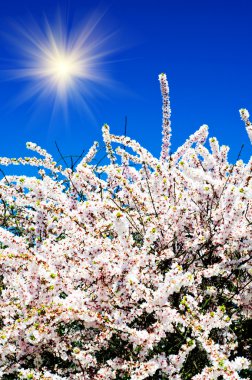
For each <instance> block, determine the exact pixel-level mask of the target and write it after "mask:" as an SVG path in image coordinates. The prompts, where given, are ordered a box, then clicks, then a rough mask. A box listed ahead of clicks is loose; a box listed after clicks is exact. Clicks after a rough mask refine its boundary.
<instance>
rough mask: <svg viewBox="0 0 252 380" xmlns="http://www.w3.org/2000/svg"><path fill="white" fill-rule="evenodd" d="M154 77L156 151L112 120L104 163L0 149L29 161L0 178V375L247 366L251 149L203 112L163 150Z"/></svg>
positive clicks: (166, 134)
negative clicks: (238, 155) (246, 154)
mask: <svg viewBox="0 0 252 380" xmlns="http://www.w3.org/2000/svg"><path fill="white" fill-rule="evenodd" d="M160 82H161V90H162V95H163V105H164V107H163V113H164V115H163V145H162V149H161V157H160V159H157V158H155V157H154V156H153V155H152V154H151V153H150V152H148V151H147V150H146V149H144V148H143V147H141V146H140V145H139V144H138V143H137V142H136V141H134V140H132V139H130V138H129V137H125V136H115V135H112V134H111V133H110V129H109V126H108V125H105V126H104V127H103V138H104V143H105V145H106V151H107V155H108V159H109V161H108V163H107V164H106V165H102V164H101V165H94V164H93V163H92V162H93V161H92V160H93V158H94V156H95V154H96V152H97V143H95V144H94V145H93V147H92V148H91V149H90V151H89V152H88V154H87V155H86V157H84V158H83V159H82V160H81V162H80V163H79V164H78V165H77V167H76V168H75V169H74V168H72V169H69V168H65V169H63V168H62V167H60V166H58V165H57V163H56V162H54V161H53V158H52V157H51V155H49V154H48V153H47V152H46V151H45V150H43V149H41V148H40V147H38V146H37V145H36V144H32V143H28V144H27V147H28V148H29V149H31V150H33V151H35V152H36V153H38V154H40V155H41V156H42V157H43V158H40V159H39V158H36V157H32V158H30V157H28V158H24V159H22V158H19V159H8V158H6V157H4V158H0V164H2V165H9V164H13V163H14V164H29V165H33V166H37V167H38V168H39V175H38V177H31V176H30V177H29V176H15V175H12V176H8V175H6V176H4V178H2V180H1V181H0V271H1V273H0V286H1V287H0V293H1V294H0V377H1V378H2V379H34V380H35V379H44V380H49V379H53V380H60V379H73V380H74V379H76V380H77V379H83V380H102V379H103V380H109V379H124V380H127V379H132V380H142V379H153V380H154V379H156V380H158V379H160V380H161V379H163V380H164V379H174V380H175V379H176V380H180V379H181V380H186V379H191V378H192V379H194V380H210V379H211V380H212V379H225V380H227V379H229V380H232V379H234V380H238V379H242V378H243V379H244V378H247V379H249V376H250V375H251V372H250V359H251V354H250V351H249V347H248V344H249V342H248V340H247V338H246V334H245V333H244V331H245V327H246V326H247V324H248V323H249V321H250V320H251V317H252V308H251V299H252V293H251V281H252V266H251V247H252V175H251V171H252V158H251V159H250V160H249V162H248V163H244V162H243V161H242V160H241V159H239V160H238V161H237V162H236V163H235V164H233V165H231V164H230V163H229V162H228V158H227V153H228V147H226V146H219V143H218V141H217V139H216V138H210V139H209V144H210V149H207V148H206V147H205V146H204V143H205V141H206V139H207V136H208V128H207V126H206V125H203V126H202V127H201V128H200V129H199V130H198V131H197V132H196V133H194V134H193V135H192V136H190V137H189V138H188V140H187V141H186V142H185V144H184V145H183V146H181V147H179V148H178V150H177V151H176V152H174V153H173V154H172V155H170V154H169V150H168V149H169V146H170V133H171V130H170V108H169V107H170V105H169V104H170V103H169V97H168V95H169V93H168V83H167V80H166V76H165V75H161V76H160ZM240 112H241V117H242V119H243V120H244V122H245V125H246V128H247V131H248V134H249V136H250V138H251V124H250V122H249V115H248V112H247V111H246V110H241V111H240ZM113 144H117V145H118V146H117V148H116V149H113ZM121 146H124V147H125V149H122V148H121Z"/></svg>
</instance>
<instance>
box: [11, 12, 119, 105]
mask: <svg viewBox="0 0 252 380" xmlns="http://www.w3.org/2000/svg"><path fill="white" fill-rule="evenodd" d="M100 20H101V17H98V16H97V15H96V16H94V17H91V18H89V19H88V20H87V21H86V22H85V24H84V25H83V24H82V25H81V27H79V28H75V29H73V28H68V27H63V23H62V22H59V21H58V23H55V25H54V26H53V27H52V26H51V25H50V24H49V22H48V21H45V23H44V25H43V27H41V26H39V25H38V24H37V23H35V22H33V24H32V25H31V26H30V28H29V29H28V28H26V27H22V28H21V27H18V32H19V37H20V38H21V41H22V43H20V40H19V41H18V48H19V51H20V53H21V57H20V58H21V59H20V60H19V61H17V62H18V63H20V64H18V67H17V68H16V69H15V72H14V77H15V78H21V79H26V80H28V81H29V89H28V90H27V92H26V95H25V96H24V99H23V100H24V101H25V100H27V99H29V98H32V97H34V96H39V97H45V98H46V100H49V98H53V104H54V105H55V103H57V102H58V101H60V102H61V103H62V104H64V106H65V105H66V101H67V100H68V99H69V98H71V99H74V100H75V101H76V100H77V101H82V104H83V103H84V106H87V102H86V98H87V97H88V95H90V92H91V86H92V83H93V84H95V86H93V89H94V91H95V92H97V90H98V88H97V84H102V85H110V84H111V81H110V80H109V78H108V77H107V76H106V75H104V71H102V65H104V63H105V61H104V58H105V57H107V56H108V55H110V54H111V53H112V51H113V50H112V49H111V46H110V48H109V50H108V48H107V46H106V45H107V42H108V41H110V37H111V36H110V35H104V33H103V35H101V34H100V33H99V34H97V33H95V32H96V29H97V25H98V24H99V22H100ZM12 74H13V71H12ZM94 87H95V88H94Z"/></svg>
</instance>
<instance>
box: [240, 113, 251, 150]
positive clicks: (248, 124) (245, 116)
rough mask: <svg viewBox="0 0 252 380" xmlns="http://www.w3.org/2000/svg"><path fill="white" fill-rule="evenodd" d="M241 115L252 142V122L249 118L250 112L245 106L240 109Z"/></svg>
mask: <svg viewBox="0 0 252 380" xmlns="http://www.w3.org/2000/svg"><path fill="white" fill-rule="evenodd" d="M240 115H241V119H242V120H243V121H244V123H245V126H246V131H247V134H248V136H249V139H250V142H251V144H252V124H251V122H250V120H249V112H248V110H246V109H245V108H241V109H240Z"/></svg>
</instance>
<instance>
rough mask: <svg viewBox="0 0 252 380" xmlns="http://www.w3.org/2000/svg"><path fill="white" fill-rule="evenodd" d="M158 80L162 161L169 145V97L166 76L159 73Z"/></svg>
mask: <svg viewBox="0 0 252 380" xmlns="http://www.w3.org/2000/svg"><path fill="white" fill-rule="evenodd" d="M158 78H159V82H160V88H161V94H162V101H163V106H162V111H163V123H162V135H163V138H162V147H161V155H160V159H161V161H162V162H164V161H165V160H166V159H167V158H168V155H169V150H170V145H171V142H170V140H171V121H170V117H171V108H170V99H169V86H168V81H167V78H166V74H163V73H162V74H160V75H159V77H158Z"/></svg>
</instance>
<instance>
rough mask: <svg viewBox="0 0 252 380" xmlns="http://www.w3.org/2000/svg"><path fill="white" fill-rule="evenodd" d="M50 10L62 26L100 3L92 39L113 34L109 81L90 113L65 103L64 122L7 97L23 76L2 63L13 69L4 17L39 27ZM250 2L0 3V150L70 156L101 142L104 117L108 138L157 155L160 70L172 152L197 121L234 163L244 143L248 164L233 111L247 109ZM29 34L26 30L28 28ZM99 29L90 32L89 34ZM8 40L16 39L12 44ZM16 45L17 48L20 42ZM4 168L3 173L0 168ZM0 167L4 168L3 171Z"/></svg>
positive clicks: (44, 104) (40, 105)
mask: <svg viewBox="0 0 252 380" xmlns="http://www.w3.org/2000/svg"><path fill="white" fill-rule="evenodd" d="M58 8H61V11H63V13H64V14H67V15H68V19H69V20H70V24H71V23H74V20H78V21H80V22H81V20H82V18H83V19H84V18H85V17H86V15H87V14H90V12H93V11H94V10H95V9H103V10H104V9H105V10H106V13H105V15H104V17H103V19H102V20H101V22H100V24H99V26H98V30H97V35H99V33H100V32H101V33H102V30H103V29H104V30H106V31H110V32H113V31H115V32H116V33H115V35H114V37H112V39H111V41H108V42H107V48H109V47H110V44H111V49H114V48H116V49H115V51H114V52H113V53H112V54H111V56H110V57H108V60H109V61H110V63H108V62H106V64H104V68H103V69H104V70H107V71H108V72H109V75H110V76H111V77H112V78H113V80H114V81H115V82H116V83H117V84H116V85H114V86H112V87H108V88H106V87H105V88H103V89H102V93H100V94H97V93H96V92H95V87H94V86H93V89H94V92H92V91H91V90H90V94H89V96H88V99H87V100H88V102H89V105H90V107H91V109H92V111H93V114H94V116H93V118H91V117H90V116H89V115H87V113H86V112H85V110H84V109H81V107H80V104H78V102H76V104H73V103H72V104H71V106H70V107H69V115H68V119H67V120H65V119H64V118H63V117H62V112H57V113H56V114H55V115H54V117H53V118H52V117H51V109H52V108H51V99H50V98H48V99H43V101H41V100H40V99H39V98H38V97H33V98H32V99H28V101H26V102H25V103H23V104H21V106H19V107H16V106H15V104H16V99H17V98H18V97H19V96H20V94H22V93H23V92H24V91H27V90H28V91H29V86H30V82H29V81H20V80H10V81H9V80H8V73H6V72H5V71H3V70H4V69H8V68H10V69H13V68H19V67H21V66H22V62H21V58H20V55H19V50H18V47H17V46H16V47H15V45H13V44H12V43H11V42H10V40H9V39H8V38H6V35H7V36H9V37H11V38H14V39H16V40H17V41H18V44H21V45H22V44H24V43H25V41H23V40H22V38H20V36H19V34H18V32H17V30H16V28H15V27H13V22H14V24H15V23H19V24H20V22H21V23H23V24H24V25H28V27H29V25H30V24H29V23H30V18H31V17H32V18H33V20H34V21H35V22H37V23H38V24H39V25H40V27H41V26H42V25H43V22H42V19H43V17H44V16H43V15H46V16H47V18H48V19H49V20H53V18H54V15H55V14H56V13H57V10H58ZM251 22H252V3H251V1H249V0H247V1H246V0H239V1H238V0H229V1H227V0H218V1H217V0H211V1H210V0H204V1H198V0H197V1H196V0H191V1H190V0H145V1H143V0H134V1H133V0H110V1H103V2H101V1H99V2H98V1H96V0H69V1H67V0H62V1H54V0H36V1H34V0H22V1H20V0H8V1H0V39H1V43H0V70H2V72H0V80H1V81H0V128H1V139H0V155H1V156H12V157H17V156H24V155H28V151H26V149H25V142H26V141H32V142H35V143H37V144H39V145H41V146H42V147H43V148H46V149H47V150H48V151H49V152H50V153H52V154H53V155H54V156H55V157H56V158H57V157H58V154H57V151H56V148H55V145H54V141H55V140H56V141H57V143H58V144H59V146H60V147H61V150H62V152H63V153H64V154H78V153H80V152H81V151H82V149H88V148H89V146H90V145H91V144H92V142H93V141H94V140H99V141H100V140H101V126H102V125H103V124H104V123H105V122H106V123H108V124H109V125H110V126H111V130H112V132H113V133H115V134H123V132H124V117H125V115H127V117H128V135H129V136H130V137H132V138H134V139H136V140H137V141H139V142H140V143H141V144H142V145H144V146H145V147H146V148H148V149H149V150H150V151H151V152H152V153H153V154H155V155H159V151H160V142H161V97H160V91H159V82H158V79H157V78H158V74H159V73H161V72H166V73H167V76H168V79H169V85H170V97H171V106H172V128H173V136H172V150H173V151H174V150H175V149H176V148H177V147H178V146H179V145H181V144H182V143H183V142H184V140H185V139H186V138H187V137H188V136H189V135H190V134H192V133H193V132H194V131H195V130H196V129H198V128H199V126H200V125H202V124H208V125H209V128H210V136H216V137H217V138H218V139H219V141H220V143H221V144H226V145H229V146H230V147H231V153H230V160H231V161H234V160H235V158H236V156H237V154H238V152H239V150H240V147H241V145H242V144H243V143H244V144H245V148H244V150H243V154H242V158H243V159H244V160H245V161H247V160H248V158H249V156H250V155H251V146H250V142H249V140H248V138H247V135H246V132H245V130H244V127H243V124H242V122H241V120H240V117H239V112H238V111H239V109H240V108H241V107H246V108H248V109H249V110H250V111H251V113H252V70H251V66H252V49H251V45H252V28H251ZM30 32H31V33H32V27H31V25H30ZM98 32H99V33H98ZM18 44H17V45H18ZM19 47H20V46H19ZM6 171H7V170H6ZM8 172H10V171H9V169H8Z"/></svg>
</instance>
